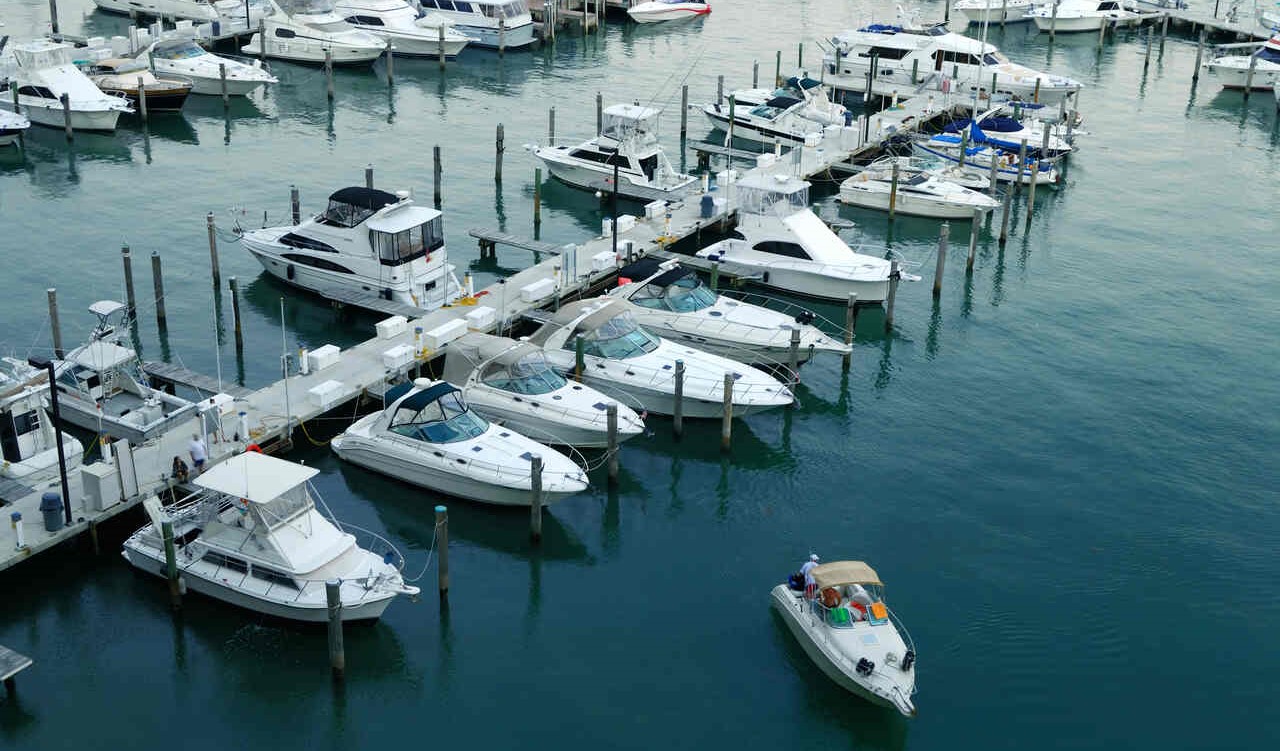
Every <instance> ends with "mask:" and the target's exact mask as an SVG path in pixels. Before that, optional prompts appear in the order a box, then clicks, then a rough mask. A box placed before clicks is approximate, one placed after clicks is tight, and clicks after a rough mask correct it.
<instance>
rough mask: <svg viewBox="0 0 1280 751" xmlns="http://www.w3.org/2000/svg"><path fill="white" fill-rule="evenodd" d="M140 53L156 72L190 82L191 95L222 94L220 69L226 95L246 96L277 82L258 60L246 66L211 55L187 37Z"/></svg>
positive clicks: (155, 44) (160, 42) (167, 40)
mask: <svg viewBox="0 0 1280 751" xmlns="http://www.w3.org/2000/svg"><path fill="white" fill-rule="evenodd" d="M144 54H145V55H146V57H147V58H149V59H150V61H151V65H152V67H154V68H155V71H156V72H157V73H160V74H166V73H167V74H170V75H176V76H181V77H183V78H185V79H187V80H189V81H191V93H192V94H206V95H214V96H217V95H220V94H222V71H223V70H226V74H227V76H226V81H227V84H226V86H227V95H228V96H248V95H249V94H252V93H253V92H254V91H256V90H257V89H259V88H260V87H262V86H264V85H266V84H269V83H277V80H276V77H275V76H273V75H271V74H270V73H269V72H267V70H265V69H264V68H263V67H262V63H261V61H258V60H254V61H253V62H252V63H249V62H243V61H241V60H236V59H234V58H230V57H226V56H223V55H215V54H213V53H212V52H209V51H207V50H205V49H204V48H203V47H201V46H200V45H198V44H196V42H195V40H194V39H192V38H190V37H179V36H175V37H171V38H165V39H159V40H157V41H155V42H153V43H152V44H151V46H150V47H149V48H148V49H147V51H146V52H145V53H144ZM220 66H221V67H220Z"/></svg>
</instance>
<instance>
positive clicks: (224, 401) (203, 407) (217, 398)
mask: <svg viewBox="0 0 1280 751" xmlns="http://www.w3.org/2000/svg"><path fill="white" fill-rule="evenodd" d="M214 408H216V409H217V412H218V415H219V416H222V417H225V416H227V415H229V414H232V413H234V412H235V411H236V398H235V397H234V396H232V395H231V394H214V395H213V396H211V397H209V398H208V399H205V400H203V401H201V402H200V411H201V412H207V411H208V410H210V409H214Z"/></svg>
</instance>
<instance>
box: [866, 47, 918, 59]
mask: <svg viewBox="0 0 1280 751" xmlns="http://www.w3.org/2000/svg"><path fill="white" fill-rule="evenodd" d="M910 52H911V50H908V49H901V48H898V47H870V48H868V49H867V51H866V52H859V53H858V57H868V58H869V57H871V56H872V55H875V56H876V57H878V58H880V59H881V60H901V59H902V58H904V57H906V56H907V54H908V53H910Z"/></svg>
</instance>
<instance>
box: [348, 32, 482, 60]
mask: <svg viewBox="0 0 1280 751" xmlns="http://www.w3.org/2000/svg"><path fill="white" fill-rule="evenodd" d="M359 28H360V29H362V30H364V31H367V32H369V33H370V34H374V35H376V36H379V37H382V38H383V39H387V40H390V42H391V46H392V47H393V48H394V54H395V56H396V57H426V58H431V59H432V60H434V59H436V58H438V57H439V56H440V49H441V45H440V40H439V39H438V38H432V36H431V35H430V34H429V33H423V34H408V33H404V32H396V31H395V30H391V29H388V30H386V31H377V30H374V29H370V28H368V27H365V26H361V27H359ZM470 41H471V40H469V39H458V38H457V37H456V36H454V37H452V38H450V37H448V36H446V37H445V40H444V56H445V58H446V59H450V60H452V59H453V58H455V57H457V56H458V53H460V52H462V49H463V48H464V47H466V46H467V44H469V43H470Z"/></svg>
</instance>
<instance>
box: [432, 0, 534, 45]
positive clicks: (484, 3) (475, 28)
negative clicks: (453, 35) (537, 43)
mask: <svg viewBox="0 0 1280 751" xmlns="http://www.w3.org/2000/svg"><path fill="white" fill-rule="evenodd" d="M413 2H415V3H417V5H418V7H419V8H421V9H422V10H423V11H424V12H426V13H439V14H440V15H441V16H443V17H444V18H445V20H447V21H449V22H450V23H452V24H453V25H454V27H455V28H456V29H457V30H458V31H460V32H462V33H463V34H466V35H467V36H468V37H470V38H471V39H472V40H473V41H472V42H471V44H472V45H474V46H476V47H490V48H493V49H497V48H499V47H503V48H506V49H509V50H510V49H518V48H521V47H528V46H529V45H531V44H533V42H534V35H533V16H532V15H531V14H530V13H529V6H528V5H527V4H526V3H525V0H470V2H453V0H413Z"/></svg>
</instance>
